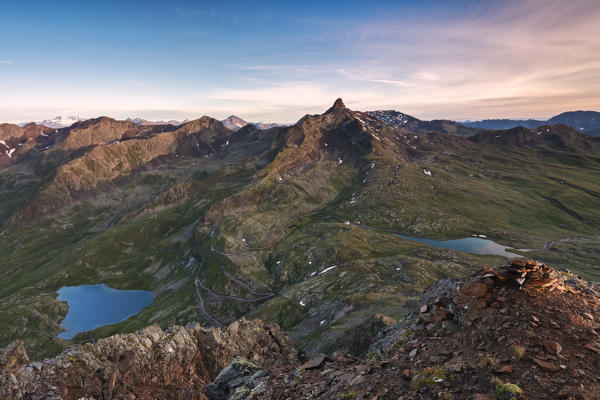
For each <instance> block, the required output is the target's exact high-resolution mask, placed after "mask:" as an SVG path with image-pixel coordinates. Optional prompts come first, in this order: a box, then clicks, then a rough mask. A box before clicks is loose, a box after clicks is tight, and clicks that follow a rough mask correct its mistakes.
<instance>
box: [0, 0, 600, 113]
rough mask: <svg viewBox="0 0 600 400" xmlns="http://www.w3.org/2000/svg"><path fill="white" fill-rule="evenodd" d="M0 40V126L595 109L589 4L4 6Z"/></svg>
mask: <svg viewBox="0 0 600 400" xmlns="http://www.w3.org/2000/svg"><path fill="white" fill-rule="evenodd" d="M481 3H484V5H481ZM0 38H1V39H0V121H9V122H21V121H28V120H40V119H45V118H51V117H54V116H55V115H59V114H62V115H70V114H79V115H82V116H85V117H93V116H98V115H110V116H113V117H116V118H125V117H143V118H148V119H171V118H175V119H183V118H197V117H199V116H201V115H211V116H214V117H216V118H223V117H226V116H228V115H230V114H236V115H239V116H241V117H242V118H245V119H247V120H253V121H258V120H263V121H277V122H293V121H295V120H297V119H298V118H300V117H301V116H302V115H304V114H306V113H316V112H322V111H323V110H324V109H326V108H327V107H328V106H329V105H330V103H332V102H333V100H334V99H335V98H337V97H343V98H344V100H345V102H346V104H347V105H348V106H349V107H351V108H354V109H360V110H367V109H390V108H393V109H398V110H400V111H403V112H406V113H409V114H413V115H415V116H417V117H420V118H426V119H431V118H451V119H475V118H485V117H549V116H551V115H554V114H557V113H560V112H562V111H567V110H574V109H591V110H599V108H598V107H599V105H600V58H599V57H598V54H600V7H599V5H598V2H597V1H596V0H573V1H566V0H521V1H508V0H507V1H486V2H478V1H477V2H476V1H419V2H407V1H371V2H364V1H362V2H359V1H353V0H346V1H303V2H301V3H300V2H284V1H221V2H206V1H180V2H170V1H163V2H159V1H118V2H117V1H103V2H98V1H91V0H78V1H57V2H49V1H14V2H13V1H0Z"/></svg>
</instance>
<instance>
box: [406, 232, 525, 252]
mask: <svg viewBox="0 0 600 400" xmlns="http://www.w3.org/2000/svg"><path fill="white" fill-rule="evenodd" d="M396 236H398V237H401V238H402V239H406V240H411V241H413V242H419V243H425V244H428V245H430V246H433V247H440V248H442V249H451V250H458V251H464V252H465V253H472V254H482V255H493V256H504V257H520V255H518V254H514V253H511V252H508V251H506V249H507V247H506V246H502V245H501V244H498V243H496V242H494V241H492V240H487V239H481V238H476V237H469V238H464V239H452V240H433V239H423V238H416V237H412V236H406V235H400V234H396Z"/></svg>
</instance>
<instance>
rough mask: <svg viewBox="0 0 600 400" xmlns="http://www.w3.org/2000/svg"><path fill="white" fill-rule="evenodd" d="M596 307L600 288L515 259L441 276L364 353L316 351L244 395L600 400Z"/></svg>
mask: <svg viewBox="0 0 600 400" xmlns="http://www.w3.org/2000/svg"><path fill="white" fill-rule="evenodd" d="M521 279H523V281H521ZM599 312H600V291H599V288H598V285H597V284H593V283H589V282H585V281H582V280H580V279H579V278H577V277H575V276H573V275H572V274H570V273H568V272H564V273H559V272H557V271H554V270H553V269H552V268H550V267H548V266H546V265H543V264H540V263H536V262H533V261H528V260H514V261H513V262H511V263H510V264H508V265H504V266H501V267H499V268H495V269H492V268H489V267H487V268H484V269H482V270H481V271H479V272H478V273H476V274H474V275H473V276H470V277H467V278H463V279H446V280H442V281H439V282H436V283H435V284H434V285H432V286H431V287H430V288H428V289H427V291H426V292H425V293H424V295H423V297H422V299H421V301H420V303H419V304H418V306H417V308H416V310H415V311H414V312H413V313H411V314H409V315H408V316H407V318H406V320H404V321H402V322H400V323H398V324H396V325H394V326H392V327H388V328H384V330H383V331H382V332H380V334H379V335H378V337H377V338H376V340H375V341H374V342H373V343H372V345H371V347H370V352H369V353H368V355H367V356H366V357H365V358H364V359H357V358H353V357H351V356H348V355H344V354H333V355H332V356H331V357H323V356H320V357H315V358H314V359H313V360H311V361H309V362H308V363H306V364H304V365H303V366H301V367H299V368H298V369H296V370H294V371H292V372H289V373H284V374H280V375H278V376H276V375H269V376H267V377H266V378H265V380H264V381H262V382H260V385H261V386H260V390H259V391H260V393H256V391H254V392H253V390H254V388H252V387H248V388H246V393H247V396H246V398H248V399H271V398H326V399H340V398H341V399H359V398H366V399H399V398H402V399H515V400H517V399H540V400H541V399H549V398H552V399H565V400H566V399H580V400H585V399H589V400H591V399H597V398H600V382H599V380H598V374H599V372H600V337H599V334H598V330H599V328H600V324H599V322H598V317H597V315H598V313H599ZM263 387H264V388H266V389H265V390H264V391H263V389H262V388H263Z"/></svg>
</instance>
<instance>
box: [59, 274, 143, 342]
mask: <svg viewBox="0 0 600 400" xmlns="http://www.w3.org/2000/svg"><path fill="white" fill-rule="evenodd" d="M56 299H57V300H61V301H66V302H67V304H68V305H69V310H68V311H67V316H66V317H65V319H64V320H63V321H62V322H61V326H62V327H63V328H64V329H66V331H64V332H61V333H59V334H58V337H59V338H62V339H73V338H74V337H75V335H77V334H78V333H80V332H87V331H89V330H92V329H95V328H99V327H101V326H104V325H111V324H116V323H118V322H121V321H125V320H126V319H127V318H130V317H132V316H134V315H136V314H138V313H139V312H140V311H142V310H143V309H144V308H146V307H147V306H149V305H150V304H151V303H152V301H153V300H154V296H153V295H152V292H149V291H147V290H117V289H113V288H111V287H108V286H106V285H105V284H101V285H81V286H64V287H62V288H60V289H59V290H58V297H57V298H56Z"/></svg>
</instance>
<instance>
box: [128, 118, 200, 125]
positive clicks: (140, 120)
mask: <svg viewBox="0 0 600 400" xmlns="http://www.w3.org/2000/svg"><path fill="white" fill-rule="evenodd" d="M125 121H128V122H133V123H134V124H136V125H144V126H148V125H175V126H179V125H183V124H185V123H186V122H189V121H190V120H189V119H184V120H183V121H177V120H175V119H170V120H168V121H163V120H161V121H149V120H147V119H143V118H127V119H126V120H125Z"/></svg>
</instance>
